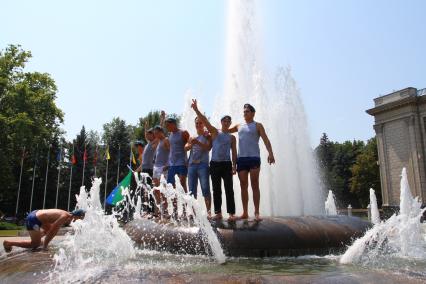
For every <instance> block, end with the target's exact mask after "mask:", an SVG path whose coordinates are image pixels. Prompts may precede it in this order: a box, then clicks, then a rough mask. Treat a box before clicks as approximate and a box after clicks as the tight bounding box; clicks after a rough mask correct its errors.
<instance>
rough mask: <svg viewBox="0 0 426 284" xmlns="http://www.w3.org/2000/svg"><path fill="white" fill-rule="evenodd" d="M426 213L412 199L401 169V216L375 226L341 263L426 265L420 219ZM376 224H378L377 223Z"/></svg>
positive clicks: (418, 203)
mask: <svg viewBox="0 0 426 284" xmlns="http://www.w3.org/2000/svg"><path fill="white" fill-rule="evenodd" d="M424 211H425V209H421V202H420V201H419V200H418V198H417V197H416V198H413V196H412V195H411V191H410V187H409V184H408V179H407V172H406V169H405V168H404V169H403V170H402V176H401V192H400V212H399V214H394V215H392V217H390V218H389V219H388V220H386V221H384V222H377V223H376V224H375V225H374V226H373V228H371V229H370V230H369V231H367V232H366V233H365V235H364V236H363V237H361V238H359V239H357V240H356V241H355V242H354V243H353V244H352V245H351V246H350V247H349V248H348V250H347V251H346V252H345V254H344V255H343V256H342V257H341V258H340V263H342V264H348V263H360V264H363V265H370V266H371V265H381V266H383V265H389V263H394V262H391V261H389V259H401V258H402V259H404V260H405V261H412V260H414V261H416V260H421V261H426V232H425V231H424V224H422V223H420V218H421V216H422V215H423V213H424ZM376 221H377V220H376Z"/></svg>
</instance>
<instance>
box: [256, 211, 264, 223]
mask: <svg viewBox="0 0 426 284" xmlns="http://www.w3.org/2000/svg"><path fill="white" fill-rule="evenodd" d="M254 220H255V221H258V222H259V221H262V220H263V219H262V218H261V217H260V215H259V213H257V214H254Z"/></svg>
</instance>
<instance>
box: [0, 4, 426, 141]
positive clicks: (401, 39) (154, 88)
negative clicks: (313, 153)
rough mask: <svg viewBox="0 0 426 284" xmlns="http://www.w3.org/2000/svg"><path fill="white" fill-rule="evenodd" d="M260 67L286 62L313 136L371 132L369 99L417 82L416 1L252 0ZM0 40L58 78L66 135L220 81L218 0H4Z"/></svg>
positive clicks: (206, 98) (422, 59)
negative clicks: (256, 1) (261, 57)
mask: <svg viewBox="0 0 426 284" xmlns="http://www.w3.org/2000/svg"><path fill="white" fill-rule="evenodd" d="M258 7H259V9H258V11H257V12H258V14H259V17H260V19H261V23H262V32H263V52H264V59H265V66H267V71H268V72H269V74H273V72H274V70H275V69H276V68H277V67H279V66H287V65H290V66H291V67H292V71H293V76H294V77H295V79H296V81H297V82H298V85H299V87H300V89H301V91H302V96H303V101H304V103H305V107H306V111H307V113H308V121H309V125H310V133H311V139H312V144H313V145H316V144H317V143H318V141H319V137H320V135H321V133H322V132H326V133H328V135H329V137H330V138H331V139H332V140H336V141H344V140H352V139H362V140H366V139H368V138H370V137H372V136H373V135H374V131H373V128H372V125H373V118H372V117H370V116H369V115H367V114H366V113H365V110H366V109H368V108H371V107H372V106H373V98H375V97H377V96H379V95H383V94H387V93H389V92H392V91H393V90H398V89H401V88H405V87H408V86H412V87H416V88H424V87H426V77H425V75H424V74H425V71H424V70H423V69H424V67H425V66H426V55H425V52H424V50H425V48H426V24H425V23H424V20H422V19H423V18H424V11H426V2H425V1H402V0H401V1H395V0H390V1H384V0H379V1H367V0H359V1H349V0H348V1H337V0H334V1H332V0H327V1H279V0H275V1H274V0H263V1H259V5H258ZM2 12H3V13H2V17H0V48H1V49H3V48H4V47H6V45H8V44H21V45H22V47H23V48H24V49H26V50H31V52H32V53H33V56H34V58H33V59H32V60H31V62H30V64H29V65H28V68H29V70H37V71H42V72H48V73H50V74H51V75H52V77H53V78H54V79H55V81H56V83H57V86H58V88H59V93H58V99H57V104H58V106H59V107H60V108H61V109H62V110H63V111H64V112H65V124H64V126H63V128H64V129H65V130H66V131H67V137H69V138H70V137H74V135H75V134H77V133H78V132H79V130H80V128H81V126H82V125H83V124H84V125H85V126H86V128H87V129H94V130H98V131H99V130H101V129H102V125H103V124H104V123H106V122H109V121H110V120H111V119H112V118H113V117H115V116H119V117H121V118H123V119H125V120H126V121H127V122H128V123H132V124H135V123H136V122H137V120H138V118H139V117H140V116H143V115H145V114H146V113H147V112H148V111H150V110H152V109H165V110H166V111H168V112H176V113H180V112H181V111H182V109H183V104H184V101H183V98H184V95H185V92H186V91H187V90H188V89H192V90H194V91H195V93H197V94H199V95H198V96H199V97H201V98H202V101H203V102H204V104H205V105H204V106H203V108H204V109H205V110H206V111H207V113H209V112H211V111H212V105H213V101H214V97H215V96H216V95H218V94H220V93H221V92H222V89H223V79H224V66H225V65H224V52H225V50H224V48H225V36H226V33H225V32H226V26H225V19H226V1H219V0H205V1H196V0H192V1H190V0H188V1H164V0H157V1H30V0H28V1H19V0H16V1H7V2H6V1H4V2H3V3H2Z"/></svg>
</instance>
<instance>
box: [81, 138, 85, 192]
mask: <svg viewBox="0 0 426 284" xmlns="http://www.w3.org/2000/svg"><path fill="white" fill-rule="evenodd" d="M85 155H86V142H85V143H84V153H83V177H82V178H81V186H83V185H84V170H85V168H86V158H85Z"/></svg>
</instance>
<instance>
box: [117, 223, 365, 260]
mask: <svg viewBox="0 0 426 284" xmlns="http://www.w3.org/2000/svg"><path fill="white" fill-rule="evenodd" d="M212 226H213V228H214V230H215V232H216V234H217V236H218V238H219V240H220V242H221V244H222V247H223V250H224V252H225V254H226V255H228V256H247V257H269V256H299V255H311V254H315V255H326V254H330V253H339V252H342V251H344V250H345V248H346V246H347V245H349V244H350V243H351V242H352V241H353V240H354V239H355V238H358V237H361V236H362V235H363V234H364V233H365V231H367V230H368V229H369V228H370V227H371V223H370V222H368V221H365V220H362V219H360V218H358V217H351V216H339V215H336V216H300V217H270V218H265V219H264V220H263V221H261V222H256V221H244V220H239V221H237V222H226V221H223V222H222V221H220V222H212ZM125 230H126V232H127V234H128V235H129V236H130V237H131V238H132V240H133V241H134V242H136V243H137V244H139V245H141V246H142V247H144V248H148V249H155V250H165V251H170V252H174V253H187V254H203V253H204V254H205V253H207V254H210V253H211V252H210V250H209V248H208V245H207V244H206V243H205V241H204V238H203V235H202V231H201V230H200V229H199V228H197V227H193V226H189V225H187V224H186V225H182V224H181V225H179V226H178V225H176V224H172V223H168V224H160V223H156V222H154V221H152V220H147V219H138V220H133V221H131V222H129V223H127V224H126V225H125Z"/></svg>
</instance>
